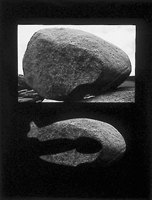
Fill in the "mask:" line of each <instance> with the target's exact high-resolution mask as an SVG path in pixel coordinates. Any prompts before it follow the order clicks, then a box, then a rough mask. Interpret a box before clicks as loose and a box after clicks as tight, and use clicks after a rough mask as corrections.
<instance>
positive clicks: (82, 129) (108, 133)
mask: <svg viewBox="0 0 152 200" xmlns="http://www.w3.org/2000/svg"><path fill="white" fill-rule="evenodd" d="M30 126H31V128H30V131H29V133H28V137H29V138H30V137H35V138H37V139H38V140H39V141H47V140H54V139H63V138H66V139H70V140H76V139H78V138H80V137H88V138H92V139H95V140H96V141H98V142H100V144H101V146H102V149H101V150H100V151H99V152H97V153H92V154H82V153H80V152H77V151H76V149H74V150H71V151H66V152H59V153H57V154H54V155H42V156H41V157H40V158H42V159H43V160H45V161H48V162H52V163H56V164H61V165H68V166H77V165H79V164H82V163H86V162H88V163H90V162H93V161H95V160H96V161H99V162H100V163H101V165H102V166H104V165H107V164H109V163H111V162H113V161H115V160H117V159H118V158H120V157H121V156H122V155H123V154H124V152H125V150H126V143H125V140H124V138H123V136H122V135H121V134H120V133H119V132H118V130H116V129H115V128H114V127H113V126H112V125H110V124H108V123H105V122H101V121H97V120H93V119H87V118H76V119H68V120H64V121H59V122H55V123H53V124H50V125H48V126H45V127H42V128H38V127H37V126H36V125H35V124H34V122H31V124H30Z"/></svg>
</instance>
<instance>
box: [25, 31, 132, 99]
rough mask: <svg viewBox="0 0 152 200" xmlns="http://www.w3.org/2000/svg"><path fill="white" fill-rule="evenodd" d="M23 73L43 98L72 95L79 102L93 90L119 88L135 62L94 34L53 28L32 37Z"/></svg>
mask: <svg viewBox="0 0 152 200" xmlns="http://www.w3.org/2000/svg"><path fill="white" fill-rule="evenodd" d="M23 71H24V76H25V80H26V83H27V84H28V85H29V86H30V87H31V88H33V89H34V90H35V91H36V92H37V93H38V94H39V95H40V96H43V97H44V98H46V99H54V100H64V99H66V97H67V96H68V95H70V94H71V92H72V95H71V97H74V99H75V97H76V96H78V99H79V97H80V98H81V96H85V95H86V94H88V93H89V91H90V90H94V89H97V91H99V92H100V93H101V92H105V91H108V90H110V89H113V88H116V87H117V86H118V85H120V84H121V83H122V82H124V81H125V80H126V78H127V77H128V76H129V74H130V72H131V63H130V60H129V57H128V55H127V54H126V53H125V52H124V51H123V50H121V49H120V48H118V47H116V46H115V45H113V44H111V43H109V42H107V41H105V40H103V39H101V38H99V37H97V36H95V35H93V34H91V33H88V32H84V31H81V30H75V29H69V28H50V29H42V30H39V31H37V32H36V33H35V34H34V35H33V36H32V37H31V39H30V41H29V43H28V45H27V49H26V51H25V54H24V57H23ZM81 86H84V87H82V88H81ZM77 88H78V89H77ZM75 89H76V91H75ZM73 91H75V92H73Z"/></svg>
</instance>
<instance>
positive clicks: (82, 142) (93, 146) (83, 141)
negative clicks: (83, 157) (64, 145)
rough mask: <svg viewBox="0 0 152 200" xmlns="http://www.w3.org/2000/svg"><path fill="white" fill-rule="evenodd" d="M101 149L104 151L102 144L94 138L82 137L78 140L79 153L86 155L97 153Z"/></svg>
mask: <svg viewBox="0 0 152 200" xmlns="http://www.w3.org/2000/svg"><path fill="white" fill-rule="evenodd" d="M101 149H102V145H101V143H100V142H99V141H97V140H95V139H93V138H89V137H81V138H78V139H77V140H76V150H77V151H78V152H79V153H84V154H91V153H97V152H99V151H100V150H101Z"/></svg>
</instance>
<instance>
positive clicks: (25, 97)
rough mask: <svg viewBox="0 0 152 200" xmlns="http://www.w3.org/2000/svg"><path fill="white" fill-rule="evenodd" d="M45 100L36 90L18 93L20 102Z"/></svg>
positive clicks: (25, 90)
mask: <svg viewBox="0 0 152 200" xmlns="http://www.w3.org/2000/svg"><path fill="white" fill-rule="evenodd" d="M43 99H44V98H43V97H41V96H39V94H38V93H36V92H35V91H34V90H28V89H24V90H19V91H18V102H42V101H43Z"/></svg>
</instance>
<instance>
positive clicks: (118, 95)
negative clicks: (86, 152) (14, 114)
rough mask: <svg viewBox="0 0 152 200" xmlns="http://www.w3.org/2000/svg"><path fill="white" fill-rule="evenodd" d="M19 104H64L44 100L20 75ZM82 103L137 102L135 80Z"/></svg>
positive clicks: (132, 78) (131, 79)
mask: <svg viewBox="0 0 152 200" xmlns="http://www.w3.org/2000/svg"><path fill="white" fill-rule="evenodd" d="M18 102H36V103H37V102H44V103H45V102H46V103H47V102H63V101H55V100H51V99H44V98H43V97H41V96H40V95H39V94H38V93H37V92H35V91H34V90H33V89H32V88H30V87H29V86H28V85H27V84H26V83H25V80H24V77H23V75H19V78H18ZM80 102H88V103H89V102H93V103H95V102H109V103H112V102H114V103H116V102H120V103H121V102H126V103H129V102H131V103H133V102H135V78H134V77H128V79H127V80H126V81H125V82H124V83H122V84H121V85H120V86H119V87H118V88H117V89H115V90H114V91H110V92H107V93H104V94H102V95H98V96H87V97H85V99H83V100H81V101H80Z"/></svg>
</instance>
